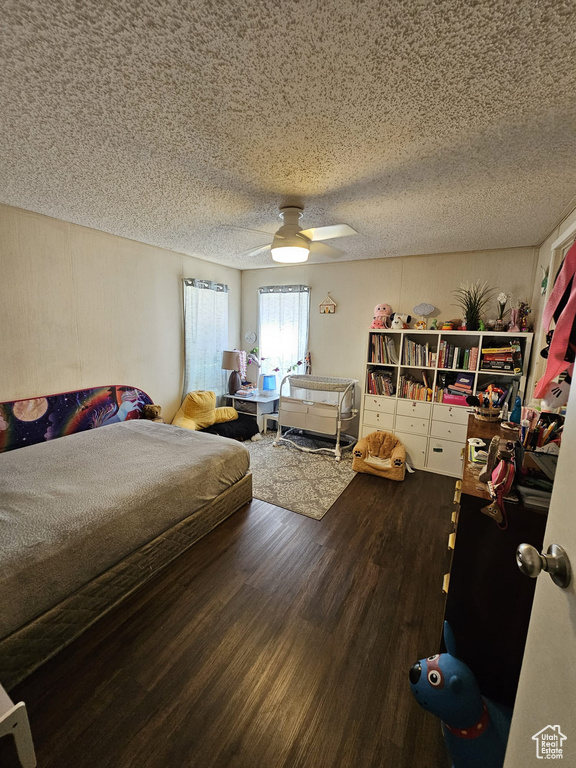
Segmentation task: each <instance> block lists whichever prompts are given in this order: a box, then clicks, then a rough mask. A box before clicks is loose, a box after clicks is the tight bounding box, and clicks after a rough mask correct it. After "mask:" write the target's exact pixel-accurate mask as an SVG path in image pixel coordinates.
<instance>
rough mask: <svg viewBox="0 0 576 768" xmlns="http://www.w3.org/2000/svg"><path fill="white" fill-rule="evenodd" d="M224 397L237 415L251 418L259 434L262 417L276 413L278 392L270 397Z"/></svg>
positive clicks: (262, 423)
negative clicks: (244, 414)
mask: <svg viewBox="0 0 576 768" xmlns="http://www.w3.org/2000/svg"><path fill="white" fill-rule="evenodd" d="M224 397H225V398H226V399H227V400H228V401H229V402H230V401H231V404H232V405H233V406H234V408H236V410H237V411H238V412H239V413H246V414H248V415H250V416H253V417H254V418H255V419H256V423H257V424H258V429H259V430H260V432H262V431H264V416H265V414H267V413H275V412H277V411H278V392H273V393H272V395H271V396H270V397H263V396H262V395H254V396H253V397H239V396H238V395H224Z"/></svg>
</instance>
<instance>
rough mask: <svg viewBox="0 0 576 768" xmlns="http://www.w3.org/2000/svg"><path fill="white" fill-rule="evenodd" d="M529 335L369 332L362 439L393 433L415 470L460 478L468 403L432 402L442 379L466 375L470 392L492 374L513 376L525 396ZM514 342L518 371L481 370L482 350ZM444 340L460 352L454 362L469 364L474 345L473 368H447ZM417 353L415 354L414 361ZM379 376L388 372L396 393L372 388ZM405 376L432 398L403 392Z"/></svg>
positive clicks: (481, 387)
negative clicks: (517, 348) (518, 355)
mask: <svg viewBox="0 0 576 768" xmlns="http://www.w3.org/2000/svg"><path fill="white" fill-rule="evenodd" d="M532 336H533V334H532V333H502V332H498V331H429V330H425V331H418V330H415V329H413V328H408V329H406V330H401V331H395V330H388V329H386V330H370V331H369V332H368V341H367V345H366V365H365V373H364V385H363V395H362V412H361V416H360V437H365V436H366V435H368V434H370V432H374V431H375V430H385V431H387V432H393V433H394V434H395V435H397V436H398V437H399V438H400V440H401V441H402V442H403V443H404V445H405V446H406V453H407V458H408V461H409V463H410V464H411V465H412V466H414V467H415V468H417V469H424V470H428V471H429V472H438V473H440V474H444V475H451V476H453V477H461V475H462V449H463V448H464V447H465V445H466V431H467V424H468V415H469V406H467V405H456V404H453V403H449V402H438V401H437V400H436V397H437V393H438V390H439V389H441V388H442V387H441V383H442V380H443V377H445V376H449V375H450V374H458V373H468V374H470V375H471V377H472V388H473V392H474V394H476V393H478V392H482V391H484V389H485V388H486V386H487V384H488V382H489V381H490V380H493V379H494V378H498V379H499V380H501V381H502V382H510V383H511V382H512V380H516V381H517V382H518V394H519V395H520V397H521V398H522V399H524V392H525V388H526V379H527V373H528V365H529V362H530V352H531V350H532ZM514 340H517V341H518V342H519V344H520V349H521V353H522V371H521V373H510V372H504V371H494V370H490V371H487V370H482V349H483V348H486V347H488V346H490V347H493V346H495V345H497V346H501V347H505V346H508V345H509V344H510V343H511V342H512V341H514ZM442 342H444V343H445V344H446V345H451V346H453V347H457V348H458V349H460V350H461V352H460V354H459V360H458V365H461V364H462V361H463V360H464V359H466V364H467V365H469V356H470V351H471V350H472V349H473V348H475V347H476V348H477V349H478V356H477V360H476V363H475V365H474V366H473V368H470V367H466V368H460V367H454V364H453V363H452V365H451V366H450V367H447V365H446V362H445V361H442V360H440V356H439V350H440V346H441V344H442ZM415 345H417V348H416V347H415ZM467 350H468V353H466V351H467ZM416 354H418V357H417V358H416V359H415V357H416ZM416 363H421V364H420V365H417V364H416ZM423 363H427V364H426V365H425V364H423ZM440 363H443V364H442V365H440ZM378 374H388V375H389V380H390V381H391V383H392V384H393V387H394V394H392V395H386V394H382V393H378V394H376V393H374V392H373V391H371V384H372V386H373V379H374V377H375V376H376V377H378ZM403 377H408V378H410V379H412V380H414V381H415V382H417V383H421V384H424V385H426V386H427V388H429V389H430V390H431V391H432V396H431V398H432V399H418V395H417V394H416V393H414V394H413V396H412V397H409V396H402V392H401V391H399V390H400V384H401V382H402V380H403ZM420 394H422V393H420ZM512 405H513V403H512Z"/></svg>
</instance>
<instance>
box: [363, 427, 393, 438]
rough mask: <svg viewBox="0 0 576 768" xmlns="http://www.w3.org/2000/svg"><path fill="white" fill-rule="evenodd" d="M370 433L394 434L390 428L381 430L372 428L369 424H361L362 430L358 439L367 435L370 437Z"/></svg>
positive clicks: (380, 428)
mask: <svg viewBox="0 0 576 768" xmlns="http://www.w3.org/2000/svg"><path fill="white" fill-rule="evenodd" d="M372 432H392V433H394V430H393V428H392V427H387V428H384V429H383V428H382V427H373V426H371V425H370V424H363V425H362V429H361V430H360V437H368V435H371V434H372Z"/></svg>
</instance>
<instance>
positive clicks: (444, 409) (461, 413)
mask: <svg viewBox="0 0 576 768" xmlns="http://www.w3.org/2000/svg"><path fill="white" fill-rule="evenodd" d="M469 416H470V414H469V413H468V410H467V409H466V408H463V407H462V406H461V405H440V404H438V405H435V406H434V408H433V410H432V418H433V419H436V420H437V421H450V422H452V423H453V424H466V425H467V424H468V417H469Z"/></svg>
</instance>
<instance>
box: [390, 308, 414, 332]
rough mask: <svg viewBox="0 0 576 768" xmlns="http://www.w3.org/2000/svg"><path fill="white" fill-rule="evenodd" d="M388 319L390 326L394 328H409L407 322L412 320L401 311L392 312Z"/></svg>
mask: <svg viewBox="0 0 576 768" xmlns="http://www.w3.org/2000/svg"><path fill="white" fill-rule="evenodd" d="M390 319H391V321H392V326H391V327H392V328H395V329H396V330H400V329H402V328H409V327H410V326H409V325H408V323H409V322H410V321H411V320H412V316H411V315H404V314H402V313H401V312H393V313H392V315H391V316H390Z"/></svg>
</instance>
